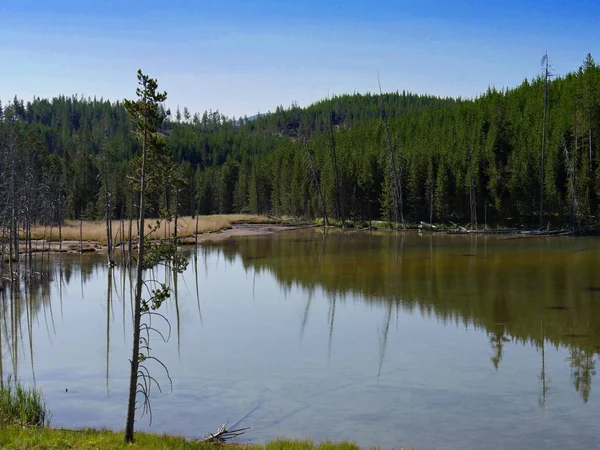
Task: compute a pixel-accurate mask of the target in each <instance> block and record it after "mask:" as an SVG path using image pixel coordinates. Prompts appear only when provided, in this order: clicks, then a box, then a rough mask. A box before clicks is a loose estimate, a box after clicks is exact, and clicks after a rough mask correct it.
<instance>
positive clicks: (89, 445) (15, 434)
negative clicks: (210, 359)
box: [0, 426, 358, 450]
mask: <svg viewBox="0 0 600 450" xmlns="http://www.w3.org/2000/svg"><path fill="white" fill-rule="evenodd" d="M135 439H136V442H135V444H133V445H128V444H124V443H123V433H116V432H113V431H108V430H92V429H82V430H63V429H53V428H38V427H36V428H23V427H20V426H4V427H2V426H0V448H10V449H32V450H34V449H133V448H144V449H149V450H154V449H174V450H178V449H202V450H214V449H216V448H217V446H216V445H214V444H207V443H199V442H194V441H189V440H186V439H184V438H181V437H174V436H167V435H157V434H148V433H136V434H135ZM226 447H240V448H248V449H250V450H358V446H357V445H355V444H352V443H349V442H341V443H337V444H336V443H330V442H324V443H322V444H318V445H315V444H313V443H312V442H311V441H287V440H276V441H272V442H269V443H267V444H264V445H262V444H228V445H226Z"/></svg>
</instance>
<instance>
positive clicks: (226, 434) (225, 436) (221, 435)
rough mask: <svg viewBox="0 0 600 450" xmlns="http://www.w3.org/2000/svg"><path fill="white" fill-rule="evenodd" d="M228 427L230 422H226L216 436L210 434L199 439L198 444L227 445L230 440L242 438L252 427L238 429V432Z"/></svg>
mask: <svg viewBox="0 0 600 450" xmlns="http://www.w3.org/2000/svg"><path fill="white" fill-rule="evenodd" d="M227 425H229V422H225V424H224V425H222V426H221V427H220V428H219V429H218V430H217V432H216V433H215V434H212V433H209V435H208V436H207V437H204V438H202V439H199V440H198V442H209V443H211V444H225V443H226V442H227V441H228V440H230V439H234V438H236V437H238V436H241V435H242V434H244V433H245V432H246V431H248V430H249V429H250V428H252V427H245V428H238V429H236V430H228V429H227Z"/></svg>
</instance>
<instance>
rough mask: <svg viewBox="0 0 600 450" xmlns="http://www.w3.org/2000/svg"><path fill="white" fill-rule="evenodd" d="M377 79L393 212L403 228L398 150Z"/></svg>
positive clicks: (395, 220) (396, 220) (396, 221)
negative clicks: (386, 144) (397, 161)
mask: <svg viewBox="0 0 600 450" xmlns="http://www.w3.org/2000/svg"><path fill="white" fill-rule="evenodd" d="M377 81H378V82H379V98H380V101H381V118H382V120H383V125H384V127H385V131H386V137H387V141H388V147H389V151H390V171H391V172H392V174H391V175H392V176H391V182H392V199H393V203H394V204H393V209H394V210H393V213H394V222H395V223H396V228H397V227H398V218H400V221H401V223H402V228H405V224H404V211H403V210H404V207H403V201H402V185H401V184H400V177H399V175H398V170H397V169H396V152H395V150H394V145H393V144H392V134H391V132H390V127H389V125H388V120H387V114H386V112H385V103H384V101H383V92H382V90H381V82H380V81H379V76H377Z"/></svg>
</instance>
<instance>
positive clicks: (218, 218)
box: [31, 214, 273, 244]
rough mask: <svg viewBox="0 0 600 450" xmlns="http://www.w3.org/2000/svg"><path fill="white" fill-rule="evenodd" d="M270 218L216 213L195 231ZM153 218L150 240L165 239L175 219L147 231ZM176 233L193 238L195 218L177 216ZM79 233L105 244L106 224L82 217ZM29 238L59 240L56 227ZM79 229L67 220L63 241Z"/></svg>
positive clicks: (117, 225)
mask: <svg viewBox="0 0 600 450" xmlns="http://www.w3.org/2000/svg"><path fill="white" fill-rule="evenodd" d="M272 221H273V219H272V218H268V217H266V216H257V215H251V214H216V215H211V216H200V217H199V219H198V233H199V234H201V233H212V232H216V231H221V230H225V229H228V228H231V225H232V224H234V223H270V222H272ZM155 225H156V219H146V234H147V236H148V237H149V238H150V239H164V238H166V237H171V236H172V235H173V231H174V222H173V221H171V222H167V221H164V220H163V221H161V222H160V225H159V227H158V228H157V230H156V231H153V232H152V233H150V234H149V235H148V233H149V231H150V229H149V228H148V227H149V226H151V227H154V226H155ZM123 226H124V233H123V235H124V238H125V240H129V221H128V220H125V222H124V224H123ZM132 228H133V229H132V233H133V237H134V239H135V237H136V236H137V221H135V220H134V222H133V225H132ZM177 228H178V235H179V237H181V238H185V237H193V236H194V234H195V232H196V218H195V217H194V218H192V217H191V216H184V217H180V218H179V219H178V223H177ZM112 231H113V233H112V234H113V242H115V243H116V242H119V241H121V222H120V221H118V220H113V221H112ZM81 235H82V239H83V240H84V241H95V242H99V243H104V244H106V223H105V222H104V221H102V220H84V221H83V222H82V227H81ZM31 237H32V239H46V240H48V239H49V240H52V241H57V240H58V227H54V228H52V230H51V229H50V228H48V227H43V226H36V227H33V228H32V229H31ZM79 238H80V229H79V221H78V220H67V221H66V222H65V224H64V225H63V226H62V239H63V241H79Z"/></svg>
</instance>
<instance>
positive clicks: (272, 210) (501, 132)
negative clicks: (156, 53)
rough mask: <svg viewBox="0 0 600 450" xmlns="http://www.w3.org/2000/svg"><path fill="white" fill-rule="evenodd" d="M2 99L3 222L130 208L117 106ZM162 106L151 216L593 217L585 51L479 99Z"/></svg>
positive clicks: (129, 149) (377, 97)
mask: <svg viewBox="0 0 600 450" xmlns="http://www.w3.org/2000/svg"><path fill="white" fill-rule="evenodd" d="M133 81H134V80H133V75H132V84H133ZM165 87H166V88H167V89H168V86H165ZM1 100H2V102H1V103H0V171H1V172H0V173H1V174H2V177H1V178H0V186H1V190H0V192H2V194H3V195H2V196H1V197H0V215H1V217H0V221H1V222H2V223H3V224H9V223H11V219H10V217H15V216H16V217H17V218H18V221H22V222H23V223H24V222H25V221H27V222H31V221H33V222H37V223H42V224H55V223H57V222H61V221H64V220H65V219H79V218H83V219H101V218H103V217H104V216H105V215H106V214H107V211H108V214H110V216H111V217H113V218H122V217H126V218H129V217H135V216H136V207H137V206H136V201H135V198H136V194H135V192H134V183H133V180H134V179H135V178H136V175H135V172H136V170H137V165H136V158H137V157H138V156H139V154H140V150H141V149H140V144H139V142H138V141H136V139H135V133H134V131H135V130H132V125H131V122H130V120H129V118H128V115H127V113H126V111H125V107H124V104H123V102H122V101H109V100H105V99H97V98H82V97H78V96H59V97H56V98H53V99H41V98H34V99H33V100H32V101H27V102H26V101H25V100H23V99H19V98H17V97H15V98H14V99H10V100H9V99H1ZM160 113H161V114H162V115H163V118H164V121H163V122H162V125H161V127H160V129H159V132H160V133H161V134H162V135H163V136H164V137H165V142H166V147H165V151H166V152H167V153H168V155H167V156H168V157H167V158H166V160H167V162H166V163H161V164H163V166H164V167H162V169H161V173H162V176H160V177H158V178H157V179H155V180H153V181H152V183H153V184H154V185H155V187H156V188H155V189H153V190H152V191H151V198H150V199H149V203H148V205H147V208H146V211H147V216H149V217H158V216H159V213H160V211H161V210H165V209H167V210H171V211H172V210H173V209H174V208H177V213H178V214H179V215H195V214H219V213H232V212H248V213H257V214H265V215H274V216H291V217H297V218H310V219H314V218H325V220H331V221H334V220H335V221H338V223H339V221H342V223H351V222H353V221H354V222H356V221H358V222H366V221H371V220H386V221H391V222H395V223H398V224H405V225H411V224H418V223H419V222H420V221H424V222H428V223H448V222H455V223H462V224H469V226H471V227H481V226H483V225H484V224H485V225H508V224H512V225H517V226H521V225H527V226H543V227H546V226H547V224H549V223H550V224H551V225H552V226H559V225H561V226H562V225H565V224H570V225H572V226H590V225H596V224H597V223H598V219H599V218H600V216H599V214H600V211H599V208H598V199H599V198H600V145H599V143H598V142H599V140H600V66H599V65H598V64H597V63H596V62H595V61H594V59H593V58H592V56H591V55H589V54H588V55H587V57H586V58H585V60H584V61H583V63H582V65H581V67H580V68H578V69H577V70H576V71H574V72H571V73H568V74H567V75H565V76H561V77H550V73H549V72H548V70H547V68H546V69H545V70H544V73H542V74H541V75H540V76H538V77H536V78H535V79H532V80H527V79H526V80H524V81H523V82H522V83H521V84H520V85H519V86H516V87H512V88H506V89H501V90H498V89H495V88H489V89H488V90H487V91H486V92H485V93H482V94H481V95H480V96H479V97H477V98H475V99H460V98H458V99H452V98H438V97H434V96H428V95H415V94H411V93H408V92H395V93H384V94H378V93H371V94H369V93H367V94H346V95H339V96H334V97H332V98H329V99H325V100H323V101H319V102H317V103H315V104H313V105H311V106H308V107H306V108H301V107H299V106H298V105H296V104H292V105H291V106H289V107H287V108H284V107H282V106H279V107H277V108H276V109H275V111H274V112H269V113H266V114H259V115H257V116H253V117H252V118H248V117H242V118H235V117H233V118H232V117H226V116H224V115H223V114H221V113H220V112H219V111H212V110H211V111H205V112H204V113H195V114H193V113H191V112H190V111H189V110H188V108H187V107H184V108H182V110H180V108H179V107H177V109H176V110H175V111H170V110H166V109H164V108H162V109H161V111H160ZM138 179H139V178H138ZM107 202H108V204H107Z"/></svg>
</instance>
